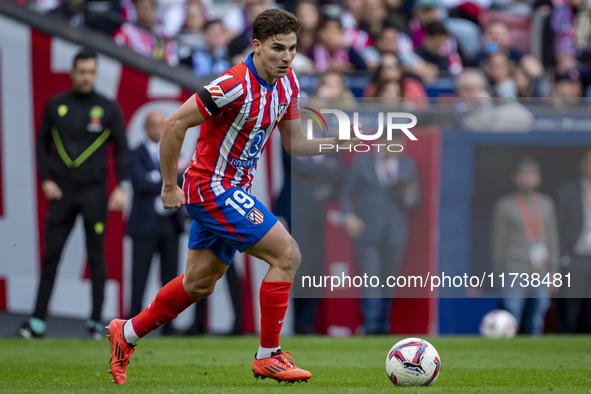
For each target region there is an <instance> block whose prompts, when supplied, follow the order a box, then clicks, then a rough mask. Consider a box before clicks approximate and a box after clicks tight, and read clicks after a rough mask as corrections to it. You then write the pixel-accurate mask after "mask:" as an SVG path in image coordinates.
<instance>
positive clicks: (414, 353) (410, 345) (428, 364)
mask: <svg viewBox="0 0 591 394" xmlns="http://www.w3.org/2000/svg"><path fill="white" fill-rule="evenodd" d="M440 370H441V359H440V358H439V353H437V350H436V349H435V348H434V347H433V345H431V344H430V343H429V342H427V341H425V340H424V339H421V338H406V339H403V340H401V341H399V342H397V343H396V344H395V345H394V346H392V349H390V351H389V352H388V356H387V357H386V373H387V374H388V377H389V378H390V380H391V381H392V383H394V384H395V385H396V386H430V385H431V384H433V382H435V381H436V380H437V377H438V376H439V371H440Z"/></svg>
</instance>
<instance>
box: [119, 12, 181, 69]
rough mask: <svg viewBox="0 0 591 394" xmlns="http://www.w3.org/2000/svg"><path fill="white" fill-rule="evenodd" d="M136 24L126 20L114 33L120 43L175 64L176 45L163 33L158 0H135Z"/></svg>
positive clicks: (138, 51)
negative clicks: (158, 13) (158, 20)
mask: <svg viewBox="0 0 591 394" xmlns="http://www.w3.org/2000/svg"><path fill="white" fill-rule="evenodd" d="M133 4H134V7H135V12H136V16H137V22H136V24H133V23H129V22H126V23H124V24H123V25H122V26H121V27H120V28H119V29H117V31H116V32H115V34H114V35H113V39H114V40H115V42H116V43H117V44H118V45H123V46H127V47H129V48H131V49H132V50H133V51H134V52H137V53H139V54H140V55H144V56H148V57H152V58H154V59H157V60H164V61H166V62H167V63H168V64H169V65H171V66H175V65H176V64H177V63H178V61H177V57H176V49H175V45H174V43H173V42H172V41H170V40H168V39H167V38H165V37H164V36H163V35H162V31H161V30H162V29H161V27H160V25H159V24H158V22H157V15H156V0H134V3H133Z"/></svg>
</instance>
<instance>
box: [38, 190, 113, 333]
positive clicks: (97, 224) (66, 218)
mask: <svg viewBox="0 0 591 394" xmlns="http://www.w3.org/2000/svg"><path fill="white" fill-rule="evenodd" d="M59 186H60V187H61V188H62V192H63V195H62V198H61V200H53V201H50V202H49V210H48V212H47V216H46V218H45V252H44V254H43V266H42V268H41V278H40V281H39V289H38V292H37V302H36V305H35V312H34V314H33V317H36V318H39V319H43V320H45V318H46V317H47V307H48V305H49V299H50V298H51V293H52V292H53V286H54V283H55V275H56V273H57V266H58V264H59V262H60V258H61V255H62V251H63V249H64V245H65V243H66V240H67V239H68V236H69V235H70V232H71V231H72V227H73V226H74V223H75V221H76V217H77V216H78V214H82V218H83V219H84V232H85V234H86V252H87V258H88V264H89V265H90V273H91V279H92V313H91V316H90V318H91V319H93V320H97V321H100V319H101V313H102V309H103V301H104V297H105V281H106V280H107V271H106V267H105V253H104V230H105V228H106V221H107V186H106V184H105V183H103V182H98V183H92V184H86V185H75V184H74V185H68V184H60V185H59ZM72 297H76V294H72Z"/></svg>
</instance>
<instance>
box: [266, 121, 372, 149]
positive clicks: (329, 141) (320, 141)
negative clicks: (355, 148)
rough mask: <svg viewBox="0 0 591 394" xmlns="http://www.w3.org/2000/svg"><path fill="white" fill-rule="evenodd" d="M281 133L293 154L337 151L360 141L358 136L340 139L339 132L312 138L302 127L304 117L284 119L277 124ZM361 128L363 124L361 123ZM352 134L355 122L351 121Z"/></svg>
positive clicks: (285, 145) (284, 144) (287, 147)
mask: <svg viewBox="0 0 591 394" xmlns="http://www.w3.org/2000/svg"><path fill="white" fill-rule="evenodd" d="M277 127H278V128H279V132H280V133H281V141H282V143H283V147H284V148H285V150H286V151H287V153H289V154H290V155H291V156H317V155H325V154H327V153H333V152H337V151H338V149H344V148H346V147H349V146H351V145H355V144H356V143H358V142H359V139H358V138H357V137H353V138H351V139H350V140H340V139H339V136H338V134H337V135H336V136H334V137H325V138H312V139H308V136H307V135H306V133H305V132H304V129H303V128H302V119H301V118H296V119H289V120H287V119H283V120H282V121H281V122H279V124H278V125H277ZM359 130H361V124H359ZM351 134H353V123H351Z"/></svg>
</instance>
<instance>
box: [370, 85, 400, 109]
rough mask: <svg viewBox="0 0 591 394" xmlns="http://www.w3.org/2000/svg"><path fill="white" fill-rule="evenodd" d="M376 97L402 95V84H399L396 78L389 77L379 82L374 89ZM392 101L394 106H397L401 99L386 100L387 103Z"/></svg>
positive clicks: (397, 97)
mask: <svg viewBox="0 0 591 394" xmlns="http://www.w3.org/2000/svg"><path fill="white" fill-rule="evenodd" d="M376 97H382V98H396V99H399V98H401V97H402V86H401V85H400V81H399V80H397V79H390V80H387V81H384V82H383V83H381V84H380V85H379V87H378V89H377V90H376ZM391 103H393V104H394V106H398V105H399V104H400V103H401V101H400V100H395V101H390V100H388V104H391Z"/></svg>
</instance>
